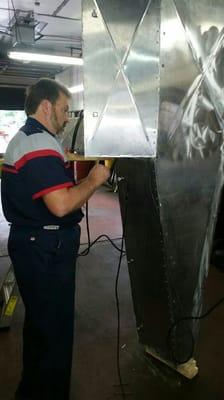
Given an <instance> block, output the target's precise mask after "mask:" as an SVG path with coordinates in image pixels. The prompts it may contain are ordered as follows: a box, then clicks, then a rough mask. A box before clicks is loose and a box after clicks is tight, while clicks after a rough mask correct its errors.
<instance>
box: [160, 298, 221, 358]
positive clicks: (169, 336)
mask: <svg viewBox="0 0 224 400" xmlns="http://www.w3.org/2000/svg"><path fill="white" fill-rule="evenodd" d="M223 302H224V297H222V298H221V299H219V300H218V301H217V302H216V303H215V304H213V305H212V306H211V307H210V308H209V309H208V310H207V311H206V312H205V313H204V314H202V315H200V316H188V317H183V318H180V319H179V320H177V321H176V322H174V323H173V324H172V325H171V326H170V328H169V332H168V335H167V343H168V346H169V347H168V348H169V349H170V351H171V356H172V360H173V362H174V363H176V364H177V365H178V364H184V363H185V362H187V361H189V360H190V359H191V358H192V357H193V353H194V347H195V341H194V338H193V335H192V334H191V339H192V346H191V351H190V352H189V355H188V356H187V357H185V359H182V360H180V359H178V358H177V357H176V355H175V354H174V351H173V349H172V345H171V341H172V334H173V331H174V330H175V329H176V328H177V327H178V325H179V324H180V323H182V322H185V321H191V320H194V321H195V320H201V319H204V318H206V317H207V316H208V315H209V314H211V313H212V312H213V311H214V310H215V309H216V308H217V307H218V306H219V305H220V304H221V303H223Z"/></svg>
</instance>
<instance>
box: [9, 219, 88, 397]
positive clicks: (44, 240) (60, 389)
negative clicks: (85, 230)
mask: <svg viewBox="0 0 224 400" xmlns="http://www.w3.org/2000/svg"><path fill="white" fill-rule="evenodd" d="M79 241H80V227H79V226H78V225H76V226H75V227H74V228H66V229H59V230H44V229H42V228H38V229H33V228H24V227H22V228H21V227H16V228H15V227H11V230H10V235H9V241H8V249H9V255H10V258H11V260H12V264H13V267H14V271H15V276H16V280H17V283H18V287H19V290H20V294H21V297H22V299H23V302H24V305H25V321H24V330H23V373H22V379H21V382H20V384H19V387H18V389H17V394H21V395H22V396H24V397H25V398H26V397H27V398H28V399H32V400H33V399H35V400H36V399H38V400H40V399H41V400H68V399H69V391H70V375H71V365H72V347H73V327H74V293H75V261H76V256H77V252H78V248H79Z"/></svg>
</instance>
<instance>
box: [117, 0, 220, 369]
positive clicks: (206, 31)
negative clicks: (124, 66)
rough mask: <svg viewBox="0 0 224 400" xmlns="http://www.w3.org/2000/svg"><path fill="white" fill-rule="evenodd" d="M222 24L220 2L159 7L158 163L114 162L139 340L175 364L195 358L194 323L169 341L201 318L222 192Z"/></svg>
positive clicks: (167, 0)
mask: <svg viewBox="0 0 224 400" xmlns="http://www.w3.org/2000/svg"><path fill="white" fill-rule="evenodd" d="M222 21H224V2H223V1H215V2H214V1H211V0H204V1H203V2H201V1H199V0H198V1H195V0H194V1H193V0H192V1H191V0H175V1H174V0H163V1H161V30H160V107H159V132H158V141H157V157H156V159H155V160H144V161H143V160H131V159H129V160H127V161H125V160H123V161H122V160H120V163H119V164H118V173H119V174H120V175H122V176H123V177H124V179H123V180H122V181H121V183H120V186H121V187H120V201H121V206H122V207H121V208H122V213H123V215H124V214H125V210H128V211H127V212H128V214H127V223H126V231H125V232H126V248H127V256H128V263H129V264H128V265H129V272H130V278H131V285H132V294H133V300H134V305H135V313H136V319H137V325H138V334H139V338H140V341H141V342H142V343H144V344H147V345H148V346H149V347H152V348H153V349H154V350H155V351H156V352H157V353H159V355H160V356H161V357H162V358H165V359H168V360H169V361H171V362H173V363H174V364H175V363H181V362H184V361H187V359H188V358H190V357H191V356H192V355H193V350H194V345H195V342H196V340H197V335H198V329H199V322H198V321H195V320H188V321H187V322H182V323H178V324H177V325H176V326H175V328H174V329H173V331H172V335H171V339H172V340H171V341H170V342H168V341H167V337H168V332H169V329H170V326H172V324H175V323H177V322H178V321H179V320H180V319H182V318H184V317H189V316H199V315H200V313H201V310H202V304H203V287H204V280H205V278H206V277H207V274H208V268H209V255H210V250H211V245H212V237H213V230H214V223H215V219H216V215H217V208H218V203H219V198H220V191H221V188H222V186H223V115H224V110H223V105H224V102H223V89H224V57H223V51H224V50H223V46H224V40H223V31H224V29H223V25H224V23H223V22H222ZM134 65H135V61H133V71H134ZM154 175H155V176H154ZM125 182H126V184H125ZM122 185H124V187H125V186H126V189H125V188H122ZM127 188H128V189H127ZM125 190H126V191H128V194H127V193H124V192H125ZM155 271H156V272H155ZM155 282H156V283H155ZM156 284H157V286H156ZM158 314H159V318H158ZM178 361H179V362H178Z"/></svg>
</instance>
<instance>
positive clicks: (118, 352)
mask: <svg viewBox="0 0 224 400" xmlns="http://www.w3.org/2000/svg"><path fill="white" fill-rule="evenodd" d="M127 199H128V190H126V193H125V210H124V214H123V215H124V218H123V221H124V222H123V233H122V238H121V248H119V247H118V246H116V245H115V243H114V242H113V241H112V240H111V239H110V238H109V236H107V235H104V234H103V235H100V236H98V237H97V238H96V239H95V240H94V241H93V242H92V243H91V240H90V229H89V213H88V211H89V209H88V202H87V203H86V227H87V237H88V247H87V248H86V249H85V250H83V251H82V252H81V253H79V254H78V257H80V256H86V255H87V254H89V251H90V248H91V247H92V246H93V245H94V244H95V243H96V242H97V241H98V240H100V239H101V238H102V237H105V238H106V239H107V240H108V241H109V242H110V243H111V244H112V246H113V247H114V248H115V249H116V250H118V251H119V252H120V257H119V262H118V268H117V274H116V280H115V299H116V308H117V346H116V364H117V373H118V380H119V386H120V388H121V395H122V398H123V400H125V399H126V394H125V390H124V384H123V382H122V377H121V368H120V305H119V295H118V281H119V276H120V269H121V261H122V257H123V255H124V254H126V252H125V251H124V250H123V248H124V237H125V230H126V221H127Z"/></svg>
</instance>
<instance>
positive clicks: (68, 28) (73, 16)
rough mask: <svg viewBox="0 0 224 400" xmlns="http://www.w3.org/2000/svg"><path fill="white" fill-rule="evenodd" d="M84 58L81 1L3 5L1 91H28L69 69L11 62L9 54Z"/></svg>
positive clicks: (18, 0)
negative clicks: (41, 54) (6, 89)
mask: <svg viewBox="0 0 224 400" xmlns="http://www.w3.org/2000/svg"><path fill="white" fill-rule="evenodd" d="M13 49H14V50H23V51H31V52H37V53H38V52H40V53H47V54H52V55H66V56H70V55H74V56H81V0H1V1H0V87H24V86H27V85H30V84H32V83H34V81H36V80H37V79H38V78H39V77H43V76H45V77H54V76H55V75H56V74H57V73H58V72H61V71H63V69H65V68H66V67H65V66H60V65H53V64H44V63H33V62H32V63H31V62H29V63H27V62H26V63H24V62H22V61H15V60H10V59H9V58H8V56H7V53H8V51H9V50H13Z"/></svg>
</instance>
